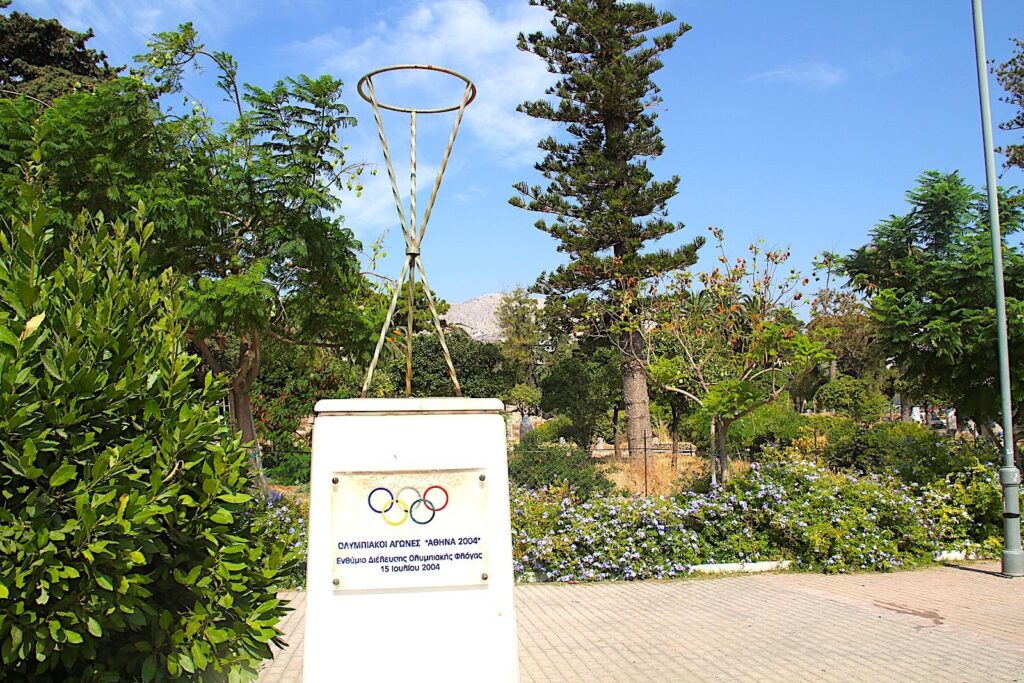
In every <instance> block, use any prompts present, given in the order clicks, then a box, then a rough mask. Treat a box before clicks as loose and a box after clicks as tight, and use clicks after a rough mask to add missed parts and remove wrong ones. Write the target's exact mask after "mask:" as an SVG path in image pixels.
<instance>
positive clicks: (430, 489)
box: [423, 484, 448, 512]
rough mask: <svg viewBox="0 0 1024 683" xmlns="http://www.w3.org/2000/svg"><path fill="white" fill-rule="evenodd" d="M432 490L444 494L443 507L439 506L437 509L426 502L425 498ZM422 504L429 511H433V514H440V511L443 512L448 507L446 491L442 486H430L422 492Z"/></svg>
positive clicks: (432, 504)
mask: <svg viewBox="0 0 1024 683" xmlns="http://www.w3.org/2000/svg"><path fill="white" fill-rule="evenodd" d="M434 489H437V490H438V491H440V492H441V493H443V494H444V505H441V506H440V507H438V506H437V505H435V504H434V503H432V502H430V501H429V500H427V496H428V495H429V494H430V492H431V491H433V490H434ZM423 504H424V505H426V506H427V507H428V508H430V509H431V510H433V511H434V512H440V511H441V510H444V509H445V508H446V507H448V491H447V489H445V488H444V487H443V486H437V485H436V484H435V485H434V486H431V487H430V488H428V489H427V490H426V491H424V492H423Z"/></svg>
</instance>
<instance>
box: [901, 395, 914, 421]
mask: <svg viewBox="0 0 1024 683" xmlns="http://www.w3.org/2000/svg"><path fill="white" fill-rule="evenodd" d="M912 408H913V406H912V405H910V404H909V403H908V402H907V399H906V397H905V396H904V395H903V394H900V422H910V411H911V409H912Z"/></svg>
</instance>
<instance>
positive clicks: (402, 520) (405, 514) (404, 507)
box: [380, 500, 409, 526]
mask: <svg viewBox="0 0 1024 683" xmlns="http://www.w3.org/2000/svg"><path fill="white" fill-rule="evenodd" d="M394 507H399V508H402V516H401V518H400V519H398V521H395V520H394V519H388V510H390V509H391V508H394ZM380 516H381V519H383V520H384V521H385V522H387V523H388V524H389V525H391V526H401V525H402V524H404V523H405V520H407V519H408V518H409V506H408V505H406V504H405V503H403V502H402V501H400V500H396V501H395V504H394V505H392V506H391V507H389V508H387V509H386V510H384V512H382V513H381V514H380Z"/></svg>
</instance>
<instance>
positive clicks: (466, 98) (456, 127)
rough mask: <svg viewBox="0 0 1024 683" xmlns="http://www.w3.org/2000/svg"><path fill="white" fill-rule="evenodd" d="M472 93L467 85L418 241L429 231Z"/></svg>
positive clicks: (438, 170) (425, 212) (417, 237)
mask: <svg viewBox="0 0 1024 683" xmlns="http://www.w3.org/2000/svg"><path fill="white" fill-rule="evenodd" d="M471 93H472V91H471V90H470V86H469V85H467V86H466V91H465V92H464V93H463V94H462V102H461V103H460V104H459V113H458V114H457V115H456V116H455V125H454V126H452V134H451V135H450V136H449V137H448V146H447V147H445V150H444V157H443V158H442V159H441V167H440V168H439V169H437V179H436V180H435V181H434V189H433V190H432V191H431V193H430V199H429V200H428V201H427V210H426V211H424V212H423V223H422V225H420V231H419V234H418V235H417V236H416V242H417V243H418V242H419V241H420V240H422V239H423V234H424V233H425V232H426V231H427V222H428V221H429V220H430V214H431V212H432V211H433V210H434V202H436V201H437V191H438V190H439V189H441V180H442V179H443V178H444V171H445V169H446V168H448V158H449V157H451V155H452V148H453V147H455V136H456V135H458V134H459V126H460V125H461V124H462V115H463V114H464V113H465V112H466V106H467V105H468V104H469V100H470V99H471Z"/></svg>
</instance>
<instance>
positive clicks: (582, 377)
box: [540, 340, 622, 449]
mask: <svg viewBox="0 0 1024 683" xmlns="http://www.w3.org/2000/svg"><path fill="white" fill-rule="evenodd" d="M617 361H618V359H617V354H616V353H615V352H614V350H613V349H611V348H610V347H608V346H606V345H605V346H601V345H598V344H597V343H596V342H595V341H594V340H586V341H585V342H583V343H581V344H579V345H577V347H576V348H575V349H574V350H573V351H572V353H570V354H566V355H564V356H562V357H560V358H557V359H556V360H555V361H554V363H553V364H552V366H551V368H550V369H549V371H548V373H547V375H546V376H545V377H544V379H542V380H541V384H540V389H541V400H540V407H541V410H544V411H545V412H549V413H556V414H558V415H563V416H565V417H567V418H569V420H570V422H571V428H569V429H568V430H567V435H568V436H569V437H570V438H571V439H572V440H573V441H575V442H576V443H577V444H579V445H580V446H581V447H583V448H584V449H589V448H590V443H591V441H592V440H593V437H594V432H595V431H596V429H597V425H598V423H599V422H600V420H601V419H602V418H604V417H605V416H606V415H607V414H608V411H609V410H612V409H613V407H614V406H615V405H616V404H617V402H619V401H621V397H622V383H621V382H622V380H621V375H620V374H619V368H618V362H617Z"/></svg>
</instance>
